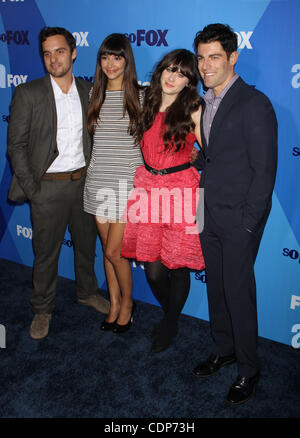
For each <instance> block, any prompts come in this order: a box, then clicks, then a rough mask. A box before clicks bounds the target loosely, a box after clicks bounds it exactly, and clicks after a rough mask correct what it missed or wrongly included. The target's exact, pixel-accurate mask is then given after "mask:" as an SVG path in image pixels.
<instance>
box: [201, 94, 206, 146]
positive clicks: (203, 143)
mask: <svg viewBox="0 0 300 438" xmlns="http://www.w3.org/2000/svg"><path fill="white" fill-rule="evenodd" d="M205 108H206V104H205V101H204V100H203V105H202V112H201V118H200V130H201V140H202V145H203V150H204V151H205V152H206V149H207V143H206V138H205V135H204V128H203V115H204V111H205Z"/></svg>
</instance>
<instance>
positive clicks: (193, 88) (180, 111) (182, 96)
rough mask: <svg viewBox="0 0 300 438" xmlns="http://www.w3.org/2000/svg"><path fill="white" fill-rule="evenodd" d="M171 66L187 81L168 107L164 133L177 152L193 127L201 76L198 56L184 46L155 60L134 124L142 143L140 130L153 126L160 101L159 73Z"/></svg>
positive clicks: (165, 143) (198, 104) (168, 142)
mask: <svg viewBox="0 0 300 438" xmlns="http://www.w3.org/2000/svg"><path fill="white" fill-rule="evenodd" d="M168 67H171V68H172V71H179V72H180V73H182V74H183V75H184V76H185V77H187V78H188V80H189V82H188V85H187V86H185V87H184V88H183V90H182V91H181V92H180V93H179V94H178V96H177V98H176V100H175V101H174V102H173V103H172V105H170V106H169V107H168V108H167V111H166V117H165V125H166V130H165V132H164V135H163V140H164V145H165V147H166V149H172V148H173V147H174V148H175V149H174V150H175V152H177V151H178V150H179V149H180V148H181V147H184V146H185V138H186V136H187V134H188V133H189V132H191V131H192V130H193V129H194V128H195V124H194V122H193V121H192V118H191V114H192V113H193V112H195V111H197V109H198V108H199V106H200V105H201V103H202V98H201V97H200V96H199V94H198V92H197V85H198V82H199V79H200V75H199V71H198V65H197V58H196V56H195V55H194V54H193V53H192V52H190V51H189V50H186V49H177V50H173V51H172V52H170V53H168V54H167V55H166V56H164V58H163V59H162V60H161V61H160V62H159V63H158V64H157V66H156V68H155V71H154V73H153V75H152V79H151V83H150V85H149V87H147V88H146V91H145V100H144V107H143V111H142V115H141V118H140V123H139V124H138V127H137V136H136V137H137V141H139V142H141V146H143V141H142V139H143V134H144V133H145V132H146V131H147V130H148V129H149V128H150V127H151V126H152V124H153V121H154V118H155V116H156V114H157V113H158V111H159V108H160V106H161V103H162V88H161V82H160V80H161V75H162V72H163V71H164V70H165V69H166V68H168Z"/></svg>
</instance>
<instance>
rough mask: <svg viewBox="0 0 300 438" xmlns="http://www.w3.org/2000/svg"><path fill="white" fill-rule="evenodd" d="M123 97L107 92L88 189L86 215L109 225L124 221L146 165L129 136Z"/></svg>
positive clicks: (101, 113) (92, 159) (98, 127)
mask: <svg viewBox="0 0 300 438" xmlns="http://www.w3.org/2000/svg"><path fill="white" fill-rule="evenodd" d="M123 93H124V92H123V91H106V97H105V101H104V103H103V105H102V108H101V111H100V118H99V120H98V124H97V126H96V129H95V134H94V144H93V150H92V156H91V161H90V165H89V167H88V170H87V176H86V182H85V188H84V211H86V212H87V213H90V214H93V215H95V216H97V217H99V218H103V219H106V220H109V221H115V220H120V219H121V217H122V214H123V211H124V209H125V207H126V204H127V200H128V196H129V194H130V192H131V190H132V188H133V178H134V174H135V171H136V168H137V167H138V166H140V165H142V164H143V157H142V153H141V150H140V148H139V146H136V145H135V144H134V140H133V138H132V136H130V135H129V134H128V132H127V130H128V125H129V116H128V114H127V113H125V116H124V117H123Z"/></svg>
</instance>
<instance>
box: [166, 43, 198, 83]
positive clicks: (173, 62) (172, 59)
mask: <svg viewBox="0 0 300 438" xmlns="http://www.w3.org/2000/svg"><path fill="white" fill-rule="evenodd" d="M168 67H171V69H172V71H173V72H175V71H179V72H180V73H181V74H183V75H184V76H185V77H186V78H188V79H189V81H190V83H191V84H192V85H196V84H197V83H198V81H199V72H198V65H197V58H196V56H195V55H194V54H192V53H191V52H190V51H188V50H185V49H179V50H173V51H172V52H171V53H169V55H167V56H166V57H165V59H164V62H163V63H162V66H161V68H162V70H161V71H163V70H165V69H166V68H168Z"/></svg>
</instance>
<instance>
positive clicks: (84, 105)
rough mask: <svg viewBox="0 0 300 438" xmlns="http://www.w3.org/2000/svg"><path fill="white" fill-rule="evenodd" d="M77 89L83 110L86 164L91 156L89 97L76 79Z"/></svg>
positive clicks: (83, 138)
mask: <svg viewBox="0 0 300 438" xmlns="http://www.w3.org/2000/svg"><path fill="white" fill-rule="evenodd" d="M75 84H76V88H77V91H78V94H79V98H80V102H81V110H82V141H83V153H84V155H85V159H86V162H88V160H89V156H90V138H89V134H88V129H87V111H88V106H89V95H88V92H87V89H85V88H84V87H83V86H82V84H81V83H80V81H79V80H78V79H77V78H75Z"/></svg>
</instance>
